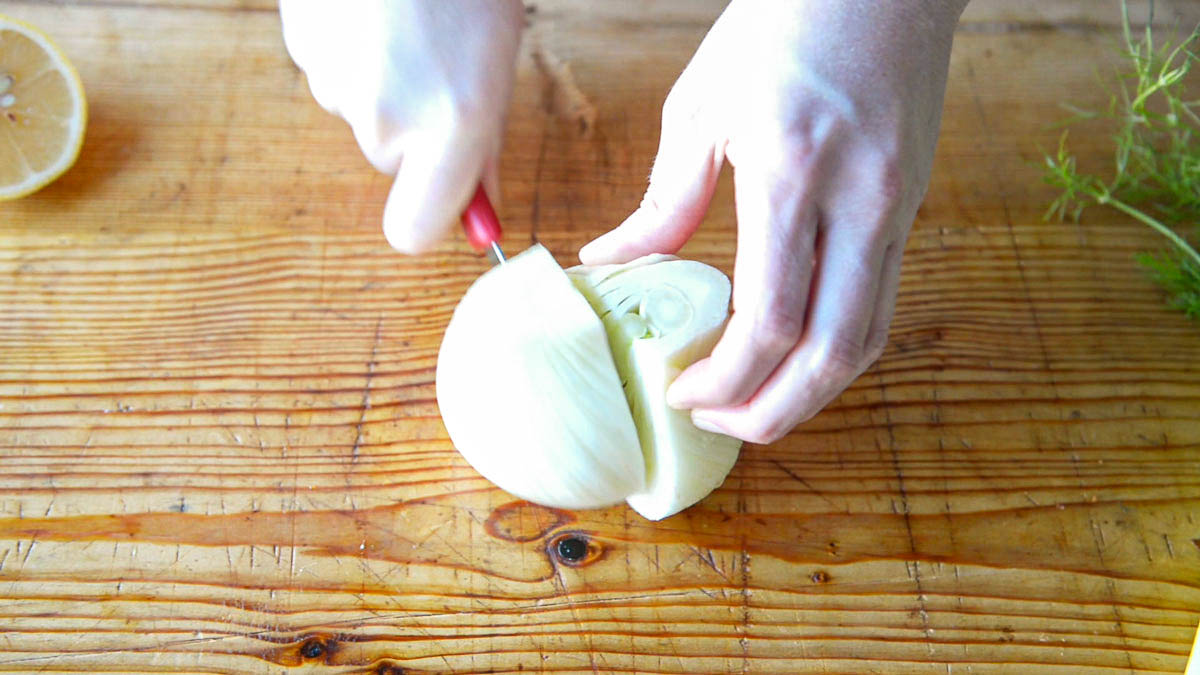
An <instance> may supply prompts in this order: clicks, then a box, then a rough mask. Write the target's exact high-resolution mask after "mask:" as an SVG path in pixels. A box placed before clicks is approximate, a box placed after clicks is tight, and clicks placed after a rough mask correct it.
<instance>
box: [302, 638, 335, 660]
mask: <svg viewBox="0 0 1200 675" xmlns="http://www.w3.org/2000/svg"><path fill="white" fill-rule="evenodd" d="M329 648H330V645H329V644H327V643H326V642H325V640H323V639H321V638H310V639H308V640H305V641H304V642H303V643H301V645H300V656H301V657H303V658H305V659H308V660H312V659H319V658H321V657H323V656H325V655H326V654H328V653H329Z"/></svg>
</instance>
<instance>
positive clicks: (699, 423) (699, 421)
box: [692, 415, 729, 435]
mask: <svg viewBox="0 0 1200 675" xmlns="http://www.w3.org/2000/svg"><path fill="white" fill-rule="evenodd" d="M692 424H694V425H696V428H697V429H703V430H704V431H709V432H712V433H714V434H726V435H729V430H728V429H726V428H725V427H722V426H721V425H720V424H717V423H716V422H714V421H713V420H711V419H709V418H707V417H704V416H703V415H692Z"/></svg>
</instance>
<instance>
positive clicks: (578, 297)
mask: <svg viewBox="0 0 1200 675" xmlns="http://www.w3.org/2000/svg"><path fill="white" fill-rule="evenodd" d="M729 295H730V287H729V280H728V279H727V278H726V277H725V275H723V274H722V273H721V272H720V271H718V270H716V269H713V268H711V267H709V266H707V265H703V264H701V263H697V262H693V261H687V260H679V259H677V258H675V257H673V256H661V255H655V256H647V257H645V258H642V259H639V260H635V261H633V262H631V263H628V264H625V265H608V266H601V267H592V268H589V267H575V268H572V269H570V270H567V272H566V274H564V273H563V270H562V268H561V267H559V266H558V264H557V263H556V262H555V261H554V259H553V257H552V256H551V255H550V253H549V252H548V251H546V250H545V249H544V248H542V247H541V246H534V247H533V248H530V249H529V250H527V251H525V252H523V253H521V254H520V255H518V256H516V257H514V258H512V259H511V260H510V261H509V263H508V264H506V265H502V266H499V267H496V268H493V269H492V270H489V271H488V272H487V273H486V274H484V275H483V276H482V277H480V279H479V280H478V281H476V283H475V284H474V285H472V287H471V288H470V289H469V290H468V291H467V293H466V295H464V296H463V299H462V301H461V302H460V303H459V306H458V308H457V309H456V310H455V313H454V317H453V318H452V319H451V321H450V325H449V326H448V327H447V329H446V336H445V338H444V339H443V342H442V349H441V353H440V354H439V356H438V368H437V395H438V405H439V407H440V408H441V412H442V418H443V421H444V422H445V424H446V428H447V430H448V431H449V432H450V436H451V439H452V440H453V441H454V443H455V446H456V447H457V448H458V449H459V451H460V452H461V453H462V454H463V456H464V457H465V458H466V459H467V461H469V462H470V463H471V464H472V466H474V467H475V468H476V469H477V470H479V472H480V473H481V474H483V475H484V476H485V477H486V478H488V479H489V480H491V481H492V482H493V483H495V484H496V485H498V486H499V487H501V488H503V489H505V490H507V491H508V492H510V493H512V494H514V495H516V496H518V497H522V498H524V499H528V500H530V501H533V502H537V503H539V504H545V505H547V506H555V507H561V508H590V507H598V506H606V505H609V504H613V503H616V502H619V501H621V500H622V499H626V500H627V501H628V502H629V504H630V506H631V507H633V508H634V509H635V510H637V511H638V512H639V513H641V514H642V515H643V516H645V517H646V518H649V519H652V520H658V519H661V518H665V517H667V516H670V515H672V514H674V513H677V512H679V511H681V510H683V509H685V508H687V507H688V506H690V505H692V504H694V503H696V502H697V501H699V500H701V499H703V498H704V496H705V495H707V494H708V493H709V492H711V491H712V490H713V489H715V488H716V487H717V486H719V485H720V484H721V482H722V481H723V480H724V478H725V476H726V475H727V474H728V473H729V470H730V469H731V468H732V466H733V464H734V462H735V461H736V459H737V454H738V449H739V447H740V446H741V443H740V441H738V440H736V439H733V438H730V437H728V436H723V435H720V434H713V433H709V432H707V431H703V430H701V429H698V428H696V427H695V426H694V425H693V424H692V423H691V417H690V415H689V414H688V412H687V411H679V410H675V409H673V408H670V407H669V406H667V404H666V401H665V396H666V391H667V387H668V386H669V385H670V383H671V382H672V381H673V380H674V379H675V377H676V376H677V375H678V374H679V373H680V372H682V371H683V369H685V368H686V367H687V366H689V365H690V364H691V363H693V362H695V361H696V360H697V359H700V358H703V357H704V356H706V355H707V354H708V353H709V351H711V349H712V346H713V344H714V343H715V342H716V340H717V339H718V337H719V336H720V333H721V331H722V329H723V327H724V324H725V320H726V318H727V317H728V307H729ZM585 298H586V299H585Z"/></svg>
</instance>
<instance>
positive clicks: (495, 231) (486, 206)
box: [462, 184, 500, 251]
mask: <svg viewBox="0 0 1200 675" xmlns="http://www.w3.org/2000/svg"><path fill="white" fill-rule="evenodd" d="M462 224H463V230H464V231H465V232H466V233H467V241H468V242H469V243H470V244H471V246H472V247H473V248H474V249H475V250H477V251H487V250H489V249H491V247H492V244H493V243H496V242H499V241H500V219H499V218H497V217H496V210H495V209H493V208H492V203H491V202H490V201H488V196H487V193H486V192H484V191H483V185H482V184H480V186H479V187H477V188H475V196H474V197H472V198H471V203H470V204H468V205H467V210H466V211H463V215H462Z"/></svg>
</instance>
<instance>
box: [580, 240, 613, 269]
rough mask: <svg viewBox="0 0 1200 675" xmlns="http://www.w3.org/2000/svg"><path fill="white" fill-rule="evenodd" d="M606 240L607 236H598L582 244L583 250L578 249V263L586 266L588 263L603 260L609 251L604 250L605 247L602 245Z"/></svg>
mask: <svg viewBox="0 0 1200 675" xmlns="http://www.w3.org/2000/svg"><path fill="white" fill-rule="evenodd" d="M607 238H608V235H606V234H605V235H600V236H599V237H596V238H595V239H593V240H591V241H589V242H588V243H586V244H584V246H583V248H581V249H579V262H581V263H583V264H585V265H586V264H588V262H589V261H595V260H599V259H603V258H604V257H605V256H607V255H608V253H609V251H607V250H605V249H606V246H605V243H604V240H605V239H607Z"/></svg>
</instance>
